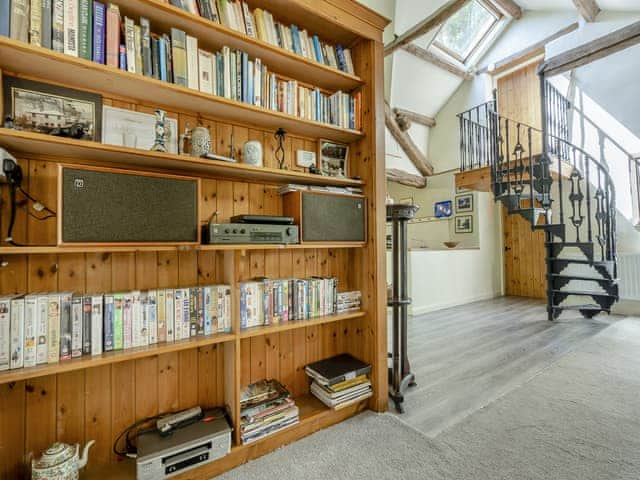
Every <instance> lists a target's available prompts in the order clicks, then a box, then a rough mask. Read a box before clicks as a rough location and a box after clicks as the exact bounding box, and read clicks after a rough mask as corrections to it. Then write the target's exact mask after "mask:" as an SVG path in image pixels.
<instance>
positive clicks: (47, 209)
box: [18, 186, 56, 216]
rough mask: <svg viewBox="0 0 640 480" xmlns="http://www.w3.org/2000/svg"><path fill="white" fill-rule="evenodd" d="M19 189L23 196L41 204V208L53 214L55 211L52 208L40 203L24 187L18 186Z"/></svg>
mask: <svg viewBox="0 0 640 480" xmlns="http://www.w3.org/2000/svg"><path fill="white" fill-rule="evenodd" d="M18 188H19V189H20V193H22V194H23V195H24V196H25V197H27V198H28V199H29V200H31V201H32V202H33V203H36V204H38V205H41V206H42V210H46V211H47V212H49V213H50V214H51V215H53V216H55V215H56V212H54V211H53V210H51V209H50V208H49V207H47V206H46V205H45V204H44V203H42V202H41V201H40V200H37V199H35V198H33V197H32V196H31V195H30V194H29V192H27V191H26V190H25V189H24V188H22V186H19V187H18Z"/></svg>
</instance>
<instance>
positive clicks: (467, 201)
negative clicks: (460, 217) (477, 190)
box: [456, 193, 473, 213]
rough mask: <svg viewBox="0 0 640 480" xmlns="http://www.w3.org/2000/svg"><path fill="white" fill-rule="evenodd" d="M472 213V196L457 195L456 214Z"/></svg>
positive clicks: (469, 194) (470, 194) (468, 194)
mask: <svg viewBox="0 0 640 480" xmlns="http://www.w3.org/2000/svg"><path fill="white" fill-rule="evenodd" d="M467 212H473V194H472V193H467V194H466V195H458V196H457V197H456V213H467Z"/></svg>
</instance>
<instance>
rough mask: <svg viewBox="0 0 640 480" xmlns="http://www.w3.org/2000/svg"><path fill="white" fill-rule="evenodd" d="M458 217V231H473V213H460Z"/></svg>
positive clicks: (456, 229)
mask: <svg viewBox="0 0 640 480" xmlns="http://www.w3.org/2000/svg"><path fill="white" fill-rule="evenodd" d="M455 219H456V228H455V231H456V233H473V215H459V216H457V217H455Z"/></svg>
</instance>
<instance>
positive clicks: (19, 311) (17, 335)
mask: <svg viewBox="0 0 640 480" xmlns="http://www.w3.org/2000/svg"><path fill="white" fill-rule="evenodd" d="M23 366H24V298H15V299H13V300H11V357H10V360H9V368H11V369H13V368H22V367H23Z"/></svg>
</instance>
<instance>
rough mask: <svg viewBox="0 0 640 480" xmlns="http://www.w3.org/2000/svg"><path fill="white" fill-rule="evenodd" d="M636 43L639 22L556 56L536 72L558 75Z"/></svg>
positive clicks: (639, 27)
mask: <svg viewBox="0 0 640 480" xmlns="http://www.w3.org/2000/svg"><path fill="white" fill-rule="evenodd" d="M638 43H640V22H635V23H632V24H631V25H627V26H626V27H624V28H621V29H619V30H616V31H615V32H612V33H610V34H608V35H605V36H603V37H600V38H596V39H595V40H592V41H590V42H587V43H585V44H583V45H580V46H578V47H575V48H572V49H571V50H567V51H566V52H563V53H561V54H559V55H556V56H555V57H553V58H550V59H549V60H547V61H545V62H544V63H542V64H541V65H540V67H539V69H538V70H539V71H540V72H544V74H545V75H547V76H553V75H558V74H560V73H564V72H567V71H569V70H573V69H574V68H579V67H582V66H584V65H587V64H589V63H591V62H595V61H596V60H599V59H601V58H604V57H608V56H609V55H612V54H614V53H617V52H620V51H622V50H625V49H627V48H629V47H633V46H634V45H637V44H638Z"/></svg>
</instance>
